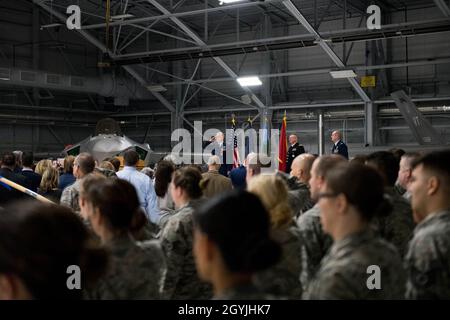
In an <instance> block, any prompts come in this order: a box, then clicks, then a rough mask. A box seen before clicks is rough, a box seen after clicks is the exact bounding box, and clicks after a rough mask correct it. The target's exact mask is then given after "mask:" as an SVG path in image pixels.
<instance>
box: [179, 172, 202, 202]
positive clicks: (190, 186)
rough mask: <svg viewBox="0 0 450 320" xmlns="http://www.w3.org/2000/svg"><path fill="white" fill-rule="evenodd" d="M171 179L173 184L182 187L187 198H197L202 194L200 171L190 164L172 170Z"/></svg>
mask: <svg viewBox="0 0 450 320" xmlns="http://www.w3.org/2000/svg"><path fill="white" fill-rule="evenodd" d="M172 180H173V184H174V186H175V187H178V188H181V189H183V190H184V191H185V192H186V194H187V195H188V196H189V198H191V199H198V198H200V197H201V196H202V189H201V186H200V182H201V180H202V173H201V171H200V170H199V169H197V168H195V167H191V166H187V167H183V168H180V169H178V170H176V171H175V172H174V174H173V178H172Z"/></svg>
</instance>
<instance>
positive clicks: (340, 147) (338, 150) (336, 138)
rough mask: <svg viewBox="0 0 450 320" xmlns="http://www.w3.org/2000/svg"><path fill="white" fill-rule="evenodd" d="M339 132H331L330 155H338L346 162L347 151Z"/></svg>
mask: <svg viewBox="0 0 450 320" xmlns="http://www.w3.org/2000/svg"><path fill="white" fill-rule="evenodd" d="M341 139H342V136H341V132H340V131H339V130H335V131H333V133H332V134H331V141H333V143H334V144H333V148H331V153H332V154H340V155H341V156H343V157H344V158H345V159H347V160H348V149H347V145H346V144H345V143H344V141H342V140H341Z"/></svg>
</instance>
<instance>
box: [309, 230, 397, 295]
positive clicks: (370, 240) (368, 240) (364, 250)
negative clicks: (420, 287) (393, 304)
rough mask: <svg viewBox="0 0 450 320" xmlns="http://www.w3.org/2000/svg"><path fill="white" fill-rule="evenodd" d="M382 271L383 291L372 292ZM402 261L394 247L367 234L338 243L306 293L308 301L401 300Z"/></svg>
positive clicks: (367, 231) (369, 232)
mask: <svg viewBox="0 0 450 320" xmlns="http://www.w3.org/2000/svg"><path fill="white" fill-rule="evenodd" d="M372 265H375V266H378V267H379V268H380V269H379V271H380V274H379V275H380V284H381V286H380V287H381V288H380V289H376V288H372V289H369V286H368V285H369V284H374V281H372V280H371V279H369V278H370V277H371V276H375V275H376V274H375V273H374V272H373V271H369V270H368V267H369V266H372ZM404 287H405V281H404V272H403V269H402V261H401V259H400V256H399V255H398V252H397V250H396V249H395V247H394V246H393V245H391V244H390V243H388V242H386V241H385V240H383V239H381V238H379V237H377V236H375V235H374V233H373V232H372V231H369V230H366V231H363V232H359V233H355V234H352V235H350V236H347V237H345V238H344V239H342V240H340V241H336V242H335V243H334V244H333V246H332V247H331V249H330V252H329V253H328V254H327V255H326V256H325V258H324V259H323V260H322V263H321V265H320V269H319V271H318V272H317V275H316V277H315V279H314V280H313V281H312V282H311V283H310V286H309V287H308V291H307V292H306V293H305V295H304V298H306V299H325V300H327V299H358V300H362V299H364V300H366V299H401V298H403V295H404V291H405V290H404Z"/></svg>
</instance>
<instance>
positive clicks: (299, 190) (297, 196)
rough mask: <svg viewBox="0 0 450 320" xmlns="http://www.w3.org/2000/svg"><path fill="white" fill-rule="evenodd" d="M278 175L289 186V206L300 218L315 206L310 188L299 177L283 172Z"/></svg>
mask: <svg viewBox="0 0 450 320" xmlns="http://www.w3.org/2000/svg"><path fill="white" fill-rule="evenodd" d="M277 175H278V176H279V177H281V178H283V180H284V181H285V182H286V184H287V187H288V189H289V191H288V201H289V206H290V207H291V208H292V212H293V213H294V216H295V217H298V216H300V215H301V214H302V213H304V212H306V211H307V210H309V209H311V208H312V207H313V206H314V202H313V201H312V200H311V193H310V190H309V186H308V185H307V184H306V183H303V182H301V181H299V180H298V179H297V177H294V176H288V175H287V174H285V173H283V172H277Z"/></svg>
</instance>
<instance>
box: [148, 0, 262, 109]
mask: <svg viewBox="0 0 450 320" xmlns="http://www.w3.org/2000/svg"><path fill="white" fill-rule="evenodd" d="M147 1H148V2H149V3H151V4H152V5H153V6H155V8H157V9H158V10H159V11H161V13H162V14H164V15H169V14H170V12H169V10H167V9H166V8H165V7H163V6H162V5H161V4H160V3H159V2H158V1H156V0H147ZM169 19H170V20H171V21H172V22H173V23H175V24H176V25H177V26H178V27H179V28H180V29H181V30H183V31H184V32H185V33H186V34H187V35H188V36H190V37H191V38H192V39H193V40H194V41H195V42H196V43H197V45H199V46H200V47H205V46H206V43H205V42H204V41H203V40H202V39H201V38H200V37H199V36H198V35H197V34H196V33H195V32H194V31H192V30H191V29H190V28H189V27H188V26H187V25H185V24H184V22H182V21H181V20H180V19H179V18H178V17H175V16H172V17H169ZM213 59H214V61H216V63H217V64H219V65H220V66H221V67H222V68H223V69H224V70H225V72H226V73H228V74H229V75H230V76H231V77H232V78H234V79H237V78H238V75H237V74H236V73H235V72H234V71H233V70H232V69H231V68H230V67H229V66H228V65H227V64H226V63H225V61H223V60H222V59H221V58H219V57H214V58H213ZM243 89H244V91H245V92H247V93H248V94H250V96H251V97H252V100H253V101H254V102H255V103H256V105H257V107H256V108H258V109H260V108H264V107H265V105H264V103H263V102H262V101H261V100H260V99H259V98H258V97H257V96H256V95H255V94H253V92H252V91H251V90H250V89H249V88H243Z"/></svg>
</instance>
